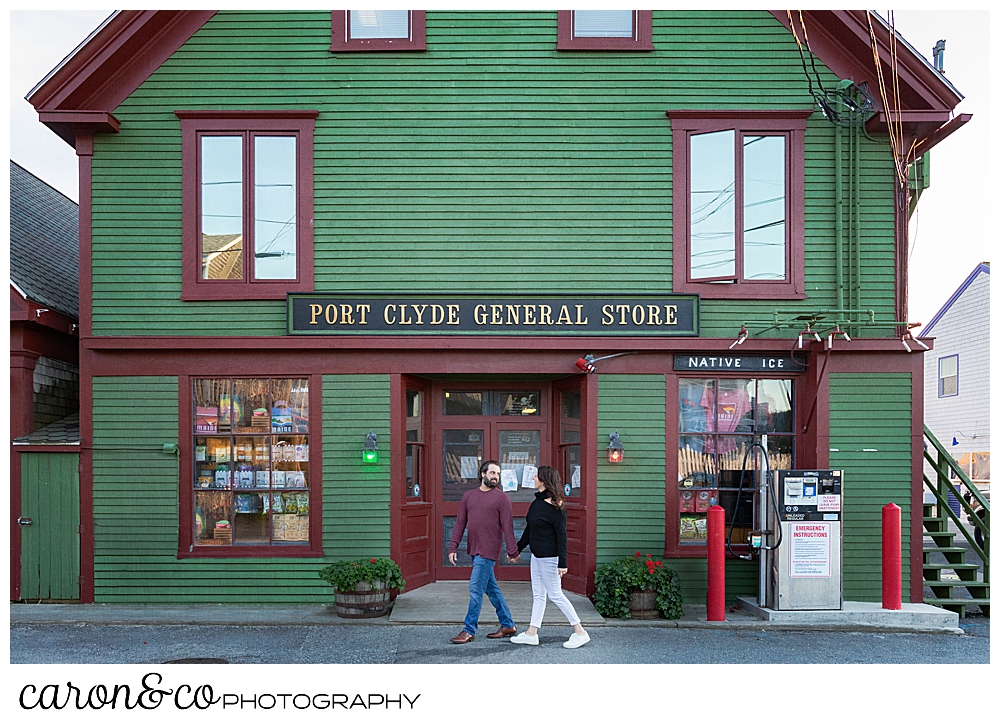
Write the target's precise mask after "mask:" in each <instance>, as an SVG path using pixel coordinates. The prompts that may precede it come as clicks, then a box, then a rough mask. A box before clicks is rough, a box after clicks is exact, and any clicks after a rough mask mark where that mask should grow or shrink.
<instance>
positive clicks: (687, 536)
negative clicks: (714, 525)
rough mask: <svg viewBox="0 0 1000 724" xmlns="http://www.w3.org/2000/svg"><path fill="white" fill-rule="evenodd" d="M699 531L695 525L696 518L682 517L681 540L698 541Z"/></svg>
mask: <svg viewBox="0 0 1000 724" xmlns="http://www.w3.org/2000/svg"><path fill="white" fill-rule="evenodd" d="M697 537H698V529H697V527H696V525H695V517H694V516H692V515H682V516H681V540H696V539H697Z"/></svg>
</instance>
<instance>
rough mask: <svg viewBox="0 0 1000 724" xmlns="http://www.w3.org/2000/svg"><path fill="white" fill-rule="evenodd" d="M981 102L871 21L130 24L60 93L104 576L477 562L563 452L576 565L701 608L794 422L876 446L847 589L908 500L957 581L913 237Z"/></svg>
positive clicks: (906, 518) (810, 463) (184, 579)
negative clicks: (725, 546) (492, 532)
mask: <svg viewBox="0 0 1000 724" xmlns="http://www.w3.org/2000/svg"><path fill="white" fill-rule="evenodd" d="M807 38H808V40H807ZM893 49H894V50H895V54H896V59H895V62H894V63H893V62H890V54H891V52H892V51H893ZM876 57H877V58H878V64H879V68H876V60H875V58H876ZM960 99H961V95H960V94H959V93H958V91H957V90H956V89H955V88H954V87H953V86H952V85H951V84H950V83H949V82H948V81H947V80H946V79H945V78H944V76H943V75H942V74H941V73H940V72H938V71H937V70H935V68H934V67H933V66H932V65H931V64H929V63H928V62H927V61H925V60H924V59H923V58H922V57H921V56H920V55H919V54H918V53H917V52H916V51H915V50H914V49H913V48H911V47H910V46H909V45H907V44H906V43H905V41H903V39H902V38H898V37H897V38H895V39H893V37H892V36H891V32H890V29H889V28H888V27H887V25H886V24H885V22H883V21H882V20H881V19H880V18H879V17H877V16H874V15H872V16H868V15H867V14H866V13H864V12H858V11H806V12H803V13H802V14H801V15H800V14H799V13H798V11H795V13H794V14H792V13H788V12H786V11H773V12H768V11H729V10H727V11H703V12H691V11H643V10H637V11H628V10H626V11H606V12H597V11H558V12H555V11H553V12H538V11H504V12H459V11H427V12H424V11H416V10H414V11H352V10H347V11H344V10H340V11H332V12H331V11H319V10H316V11H274V12H242V11H232V10H227V11H218V12H214V11H121V12H118V13H116V14H115V15H114V16H112V17H111V18H110V19H109V20H108V21H107V22H106V23H105V24H104V25H103V26H102V27H101V28H100V29H98V30H97V31H96V32H95V33H94V34H93V35H92V36H91V37H90V38H89V40H88V41H87V42H86V43H85V44H84V45H82V46H81V47H80V48H78V49H77V50H76V51H75V52H74V53H73V54H72V55H71V56H70V57H68V58H67V59H66V60H65V61H63V63H62V64H61V65H60V66H59V67H58V68H56V69H55V70H54V71H53V72H52V73H51V74H50V75H49V76H47V77H46V79H45V80H44V81H43V82H42V83H41V84H40V85H39V86H38V87H37V88H36V89H35V90H34V91H32V93H31V94H30V96H29V100H30V101H31V103H32V104H33V105H34V107H35V108H36V109H37V111H38V113H39V118H40V120H41V122H42V123H45V124H46V125H47V126H49V128H51V129H52V130H53V131H54V132H55V133H57V134H59V135H60V136H61V137H62V138H64V139H65V140H66V142H67V143H69V144H71V145H73V147H74V148H75V149H76V152H77V155H78V157H79V162H80V179H81V180H80V183H81V194H80V265H81V268H80V345H81V349H80V388H81V391H80V398H81V437H82V440H83V444H82V446H81V450H80V454H81V461H80V478H79V484H80V494H79V508H80V522H81V526H82V527H81V531H82V533H81V537H80V551H79V555H80V561H79V564H80V571H81V588H80V597H81V600H84V601H94V602H102V603H149V602H161V603H188V602H190V603H197V602H212V603H237V602H238V603H298V602H301V603H316V602H321V601H328V600H329V599H330V590H329V587H328V586H327V585H326V584H325V583H323V582H322V581H321V580H320V579H319V578H318V577H317V571H318V570H319V569H320V568H322V567H323V566H324V565H326V564H327V563H329V562H331V561H333V560H336V559H342V558H360V557H368V556H392V557H393V558H394V559H395V560H396V561H398V562H399V563H400V565H401V566H402V568H403V573H404V576H405V578H406V580H407V584H408V585H407V587H408V589H412V588H416V587H419V586H422V585H424V584H427V583H429V582H432V581H437V580H446V579H456V578H459V579H460V578H466V577H467V576H468V568H467V565H468V563H469V562H468V560H467V559H466V560H463V559H462V558H460V559H459V566H458V567H457V568H455V567H451V566H448V565H446V564H447V555H446V554H447V547H448V541H449V539H450V537H451V533H452V530H453V527H454V524H455V516H456V513H457V510H458V504H459V501H460V499H461V497H462V494H463V493H464V492H465V491H467V490H469V489H471V488H472V487H475V486H476V485H477V484H478V474H477V471H478V467H479V465H480V463H481V462H483V461H485V460H491V459H492V460H498V461H500V462H501V463H502V467H503V470H504V479H503V488H504V490H506V491H507V492H508V494H509V495H510V498H511V501H512V503H513V507H514V515H515V521H516V522H517V524H518V525H523V516H524V514H525V512H526V510H527V507H528V504H529V503H530V501H531V500H532V499H533V490H532V488H531V482H530V481H531V478H532V477H533V472H534V469H535V468H537V467H538V466H539V465H552V466H554V467H556V468H557V469H558V470H559V471H560V473H561V476H562V479H563V482H564V484H565V492H566V496H567V499H568V511H569V513H568V516H569V517H568V539H569V540H568V547H569V573H568V574H567V577H566V579H565V581H566V583H565V585H566V587H567V588H568V589H570V590H573V591H577V592H581V593H588V592H592V591H593V585H594V584H593V581H594V578H593V576H594V571H595V569H596V567H597V566H598V565H600V564H601V563H603V562H606V561H609V560H612V559H614V558H616V557H620V556H623V555H633V554H634V553H635V552H636V551H640V552H642V553H643V554H646V553H650V554H652V555H654V556H657V557H663V558H664V559H666V563H667V565H669V566H672V567H673V568H674V569H675V570H677V571H678V573H679V575H680V578H681V580H682V583H683V592H684V595H685V597H686V600H688V601H697V599H699V598H700V597H702V596H703V595H704V592H705V588H706V511H707V509H708V506H709V505H710V504H711V503H714V502H718V503H719V504H721V505H722V506H723V507H724V508H725V509H726V511H727V518H728V521H729V523H730V526H731V528H732V530H733V536H732V537H733V541H734V544H735V548H734V551H735V552H737V553H739V552H746V550H747V546H746V540H747V533H748V532H749V530H750V529H751V528H752V526H753V522H752V516H750V511H749V508H748V504H747V500H748V497H747V494H746V492H745V491H744V493H742V494H741V492H740V489H739V488H740V479H741V472H742V471H743V469H744V458H745V455H744V453H745V452H746V450H747V449H748V448H749V446H750V445H751V444H752V443H753V442H754V441H755V440H759V436H760V435H767V448H768V452H769V460H770V464H771V467H772V468H775V469H838V470H843V471H844V473H843V475H844V491H845V493H844V507H843V517H844V562H843V585H844V589H843V594H844V598H846V599H850V600H862V601H864V600H879V596H880V590H881V589H880V555H881V548H880V545H881V544H880V530H879V521H880V509H881V508H882V506H884V505H886V504H887V503H895V504H896V505H898V506H899V507H900V508H901V509H902V517H903V546H904V549H905V550H904V557H903V577H904V588H905V589H906V593H905V594H904V595H908V596H909V599H910V600H913V601H920V600H922V583H921V566H920V561H921V535H920V518H921V514H920V503H921V500H922V495H921V482H920V481H921V468H920V454H921V451H922V447H921V441H922V438H921V434H922V429H923V427H922V408H923V404H922V395H923V381H922V375H923V362H922V354H921V353H922V351H923V349H922V348H921V347H920V346H919V345H918V344H917V343H915V342H913V341H910V340H909V335H908V326H907V324H908V321H909V320H908V319H907V316H906V309H907V307H906V248H907V235H906V233H907V232H906V227H907V219H908V215H909V214H910V212H911V210H912V207H913V205H914V204H915V202H916V199H917V197H918V196H919V193H920V191H921V190H922V189H923V188H924V187H925V186H926V183H927V175H926V170H927V169H926V152H927V151H928V150H929V149H930V148H931V147H932V146H934V145H935V144H936V143H938V142H940V141H941V140H943V139H944V138H945V137H946V136H947V135H949V134H950V133H951V132H952V131H954V130H956V129H957V128H958V127H960V126H961V125H962V123H964V121H965V120H967V117H964V116H959V117H956V118H954V119H953V118H952V110H953V109H954V107H955V106H956V105H957V103H958V102H959V100H960ZM887 105H888V113H887V110H886V107H887ZM371 433H374V435H372V434H371ZM613 433H616V434H617V438H618V439H619V440H620V442H621V443H622V446H623V456H622V459H621V460H620V461H619V462H611V461H609V455H608V448H609V444H610V440H611V437H612V434H613ZM366 445H368V447H369V449H371V448H372V447H373V446H374V447H376V448H377V453H378V454H377V455H370V456H369V457H374V458H375V460H369V461H367V462H366V461H363V458H362V450H363V449H364V448H365V446H366ZM747 465H750V466H752V465H753V458H752V457H751V459H750V461H749V463H747ZM751 474H752V471H751ZM67 555H69V553H67ZM727 574H728V579H727V585H728V590H729V593H730V594H733V595H735V594H742V593H751V594H752V593H755V592H756V590H757V589H756V586H757V564H756V562H748V561H745V560H741V559H740V558H739V557H737V556H732V557H731V559H730V560H729V563H728V570H727ZM499 577H500V578H501V580H527V578H528V567H527V564H526V562H522V563H520V564H515V565H502V566H501V567H500V568H499Z"/></svg>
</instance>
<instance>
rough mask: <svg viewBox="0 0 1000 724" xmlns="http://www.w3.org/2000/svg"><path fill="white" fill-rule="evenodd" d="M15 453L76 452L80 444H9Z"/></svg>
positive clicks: (80, 447)
mask: <svg viewBox="0 0 1000 724" xmlns="http://www.w3.org/2000/svg"><path fill="white" fill-rule="evenodd" d="M10 449H11V450H12V451H14V452H15V453H78V452H80V450H81V449H83V448H82V446H81V445H11V447H10Z"/></svg>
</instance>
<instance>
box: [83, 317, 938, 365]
mask: <svg viewBox="0 0 1000 724" xmlns="http://www.w3.org/2000/svg"><path fill="white" fill-rule="evenodd" d="M738 332H739V324H738V323H735V324H734V327H733V336H732V337H731V338H729V337H698V338H696V337H662V338H654V337H621V338H617V339H614V338H608V337H520V336H517V335H497V336H495V337H484V336H471V335H470V336H462V337H450V336H441V337H406V336H399V337H396V336H370V337H360V336H359V337H323V336H316V337H294V336H293V337H288V336H271V337H253V336H245V337H243V336H239V337H213V336H205V337H195V336H176V337H153V336H149V337H136V336H121V337H88V338H86V339H83V340H82V341H81V346H82V348H84V349H88V350H92V351H95V352H110V351H122V352H144V351H150V352H152V351H161V350H167V351H170V350H176V351H179V352H183V351H185V350H191V351H206V350H211V349H212V348H218V349H221V348H223V347H225V348H226V349H230V350H236V349H243V350H260V351H267V350H276V351H285V352H289V353H290V352H293V351H301V352H308V351H311V350H324V351H328V350H343V351H349V350H377V351H381V352H386V353H387V354H388V353H391V352H394V351H397V350H402V351H407V352H410V353H424V352H440V353H442V354H445V355H448V354H450V353H452V352H455V351H461V350H499V351H503V350H510V348H511V347H512V346H516V345H518V344H521V345H528V346H530V348H531V350H532V352H533V354H544V353H546V352H549V353H556V352H564V351H570V352H583V353H586V352H590V353H591V354H593V355H594V356H595V357H600V356H603V355H605V354H613V353H615V352H621V351H623V350H626V351H628V350H635V351H638V352H673V351H675V350H676V351H678V352H696V351H700V350H704V351H711V350H714V351H728V349H729V345H730V344H732V343H733V340H735V339H736V334H737V333H738ZM922 341H923V342H924V343H925V344H928V345H931V343H932V342H933V340H930V339H926V340H922ZM793 343H794V339H792V338H788V339H773V338H772V339H768V338H752V337H751V338H750V339H747V340H746V341H745V342H744V343H743V344H742V345H741V346H740V348H739V349H740V353H741V354H755V353H774V352H788V351H790V350H791V348H792V345H793ZM817 344H818V343H817ZM840 344H841V343H839V342H838V347H839V345H840ZM843 346H844V348H845V349H844V351H845V352H849V353H852V354H853V353H857V352H896V351H899V352H905V350H904V349H903V348H902V347H901V346H900V343H899V341H898V340H896V339H884V338H883V339H860V338H856V339H853V340H852V341H851V342H850V343H843ZM518 354H522V356H523V353H518ZM579 356H581V355H579V354H578V355H577V356H576V357H574V358H573V363H574V364H575V362H576V359H577V357H579ZM642 359H644V357H643V355H641V354H640V355H639V356H638V357H635V356H631V355H630V356H627V357H619V358H616V359H613V360H606V361H604V362H602V363H601V371H602V372H603V371H609V372H610V371H618V368H619V366H620V365H628V364H639V363H640V360H642ZM660 371H661V372H662V370H660ZM570 372H571V373H572V372H579V369H576V368H574V369H572V370H570Z"/></svg>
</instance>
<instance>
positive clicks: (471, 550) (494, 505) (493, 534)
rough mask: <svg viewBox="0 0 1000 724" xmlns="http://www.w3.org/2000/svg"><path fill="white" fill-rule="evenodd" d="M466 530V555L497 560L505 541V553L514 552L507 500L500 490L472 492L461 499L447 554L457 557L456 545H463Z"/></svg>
mask: <svg viewBox="0 0 1000 724" xmlns="http://www.w3.org/2000/svg"><path fill="white" fill-rule="evenodd" d="M466 526H468V528H469V542H468V546H467V547H466V551H467V552H468V554H469V555H470V556H482V557H483V558H489V559H490V560H491V561H498V560H500V547H501V544H502V542H503V540H504V537H506V540H507V552H508V553H515V552H516V551H517V539H516V538H515V537H514V515H513V513H512V512H511V507H510V498H509V497H508V496H507V493H505V492H503V491H502V490H500V488H491V489H490V490H486V491H483V490H481V489H479V488H474V489H472V490H470V491H468V492H467V493H466V494H465V495H463V496H462V502H461V503H460V504H459V506H458V516H457V517H456V518H455V531H454V532H453V533H452V534H451V544H450V545H449V546H448V552H449V553H458V544H459V543H460V542H461V541H462V533H463V532H464V531H465V528H466ZM515 554H516V553H515Z"/></svg>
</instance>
